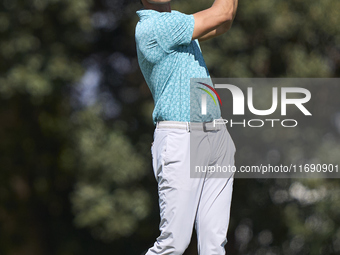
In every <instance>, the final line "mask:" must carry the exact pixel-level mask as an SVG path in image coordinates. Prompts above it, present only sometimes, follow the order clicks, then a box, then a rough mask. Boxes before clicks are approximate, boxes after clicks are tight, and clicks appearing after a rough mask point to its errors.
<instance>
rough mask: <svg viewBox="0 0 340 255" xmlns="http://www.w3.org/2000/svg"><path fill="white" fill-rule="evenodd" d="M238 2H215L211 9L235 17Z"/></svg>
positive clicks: (218, 0) (229, 0)
mask: <svg viewBox="0 0 340 255" xmlns="http://www.w3.org/2000/svg"><path fill="white" fill-rule="evenodd" d="M237 5H238V0H215V1H214V3H213V4H212V6H211V8H213V9H215V10H216V11H218V12H220V13H222V14H226V15H231V16H232V17H235V14H236V9H237Z"/></svg>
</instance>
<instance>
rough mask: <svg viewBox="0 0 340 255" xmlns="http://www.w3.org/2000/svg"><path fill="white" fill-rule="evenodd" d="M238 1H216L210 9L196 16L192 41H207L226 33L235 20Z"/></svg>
mask: <svg viewBox="0 0 340 255" xmlns="http://www.w3.org/2000/svg"><path fill="white" fill-rule="evenodd" d="M237 7H238V0H216V1H215V2H214V4H213V5H212V6H211V7H210V8H209V9H206V10H204V11H201V12H197V13H195V14H194V18H195V28H194V33H193V36H192V39H193V40H195V39H199V40H200V41H205V40H208V39H211V38H213V37H216V36H218V35H221V34H224V33H226V32H227V31H228V30H229V29H230V27H231V25H232V22H233V20H234V18H235V15H236V10H237Z"/></svg>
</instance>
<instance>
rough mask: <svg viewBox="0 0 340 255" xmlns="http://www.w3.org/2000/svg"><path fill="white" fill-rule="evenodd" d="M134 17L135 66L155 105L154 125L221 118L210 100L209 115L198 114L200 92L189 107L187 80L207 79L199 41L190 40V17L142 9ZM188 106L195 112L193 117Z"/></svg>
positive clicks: (192, 19) (208, 101) (191, 17)
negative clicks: (162, 122)
mask: <svg viewBox="0 0 340 255" xmlns="http://www.w3.org/2000/svg"><path fill="white" fill-rule="evenodd" d="M137 15H138V16H139V18H140V20H139V22H138V23H137V26H136V31H135V32H136V33H135V37H136V44H137V56H138V63H139V66H140V68H141V70H142V73H143V75H144V78H145V80H146V83H147V84H148V86H149V88H150V90H151V93H152V96H153V99H154V101H155V109H154V111H153V114H152V117H153V121H154V123H155V124H156V122H157V121H161V120H171V121H194V122H204V121H212V120H213V119H217V118H220V116H221V112H220V108H219V105H218V106H216V105H215V104H214V102H213V99H211V98H209V96H208V100H207V105H208V109H209V111H208V114H206V115H203V116H202V115H201V114H200V109H201V106H200V96H201V94H202V91H201V90H198V91H199V93H198V96H199V98H196V99H195V100H192V103H191V105H190V78H209V77H210V76H209V72H208V69H207V67H206V64H205V62H204V59H203V56H202V52H201V49H200V46H199V43H198V40H192V34H193V30H194V24H195V20H194V17H193V15H186V14H183V13H180V12H178V11H171V12H157V11H154V10H144V9H143V10H139V11H137ZM194 86H196V87H202V86H200V85H199V84H195V85H194ZM195 91H196V90H195ZM193 102H195V103H194V104H193ZM190 106H191V109H192V111H195V113H193V112H192V114H191V115H192V117H190ZM193 116H194V117H193Z"/></svg>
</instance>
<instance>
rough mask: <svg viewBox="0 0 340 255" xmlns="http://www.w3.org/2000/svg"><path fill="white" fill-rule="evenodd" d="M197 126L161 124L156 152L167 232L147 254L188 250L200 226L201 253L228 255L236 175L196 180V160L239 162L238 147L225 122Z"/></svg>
mask: <svg viewBox="0 0 340 255" xmlns="http://www.w3.org/2000/svg"><path fill="white" fill-rule="evenodd" d="M195 124H196V123H195ZM197 124H198V126H196V127H198V128H196V129H195V130H194V128H193V126H191V125H190V123H187V122H167V121H163V122H160V123H157V127H156V129H155V133H154V142H153V145H152V146H151V151H152V157H153V162H152V163H153V169H154V174H155V178H156V180H157V182H158V195H159V207H160V218H161V221H160V225H159V229H160V232H161V233H160V236H159V237H158V238H157V240H156V242H155V243H154V245H153V247H151V248H150V249H149V250H148V251H147V253H146V255H154V254H161V255H170V254H171V255H180V254H183V253H184V251H185V250H186V248H187V247H188V245H189V243H190V240H191V235H192V230H193V227H194V226H195V228H196V233H197V242H198V253H199V254H200V255H222V254H225V248H224V246H225V244H226V242H227V238H226V237H227V230H228V225H229V218H230V206H231V198H232V190H233V181H234V178H233V175H230V176H228V177H226V178H208V176H207V175H209V174H205V175H204V176H203V177H201V178H191V177H190V164H195V162H196V163H197V164H199V165H201V166H203V165H208V166H213V165H216V164H218V165H220V166H221V165H234V154H235V146H234V143H233V141H232V139H231V137H230V135H229V133H228V131H227V128H226V127H225V126H224V125H223V126H220V129H219V130H216V129H214V128H212V129H209V128H206V126H203V127H202V123H201V124H199V123H197ZM190 141H191V146H190ZM190 148H191V149H190ZM190 155H191V160H190ZM193 155H194V156H193Z"/></svg>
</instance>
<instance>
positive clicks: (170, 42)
mask: <svg viewBox="0 0 340 255" xmlns="http://www.w3.org/2000/svg"><path fill="white" fill-rule="evenodd" d="M194 26H195V19H194V16H193V15H187V14H183V13H180V12H176V11H172V12H171V13H169V12H167V13H162V15H160V17H158V18H157V19H156V20H155V26H154V31H155V34H156V37H157V42H158V43H159V45H160V46H161V47H162V48H163V49H164V50H165V51H171V50H173V49H174V48H176V47H177V46H179V45H188V44H190V42H191V40H192V34H193V32H194Z"/></svg>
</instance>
